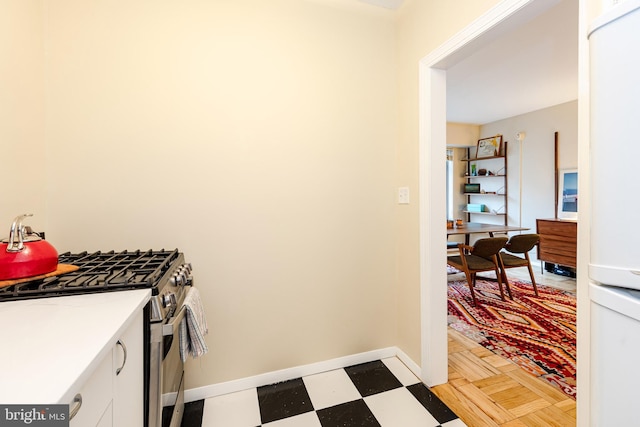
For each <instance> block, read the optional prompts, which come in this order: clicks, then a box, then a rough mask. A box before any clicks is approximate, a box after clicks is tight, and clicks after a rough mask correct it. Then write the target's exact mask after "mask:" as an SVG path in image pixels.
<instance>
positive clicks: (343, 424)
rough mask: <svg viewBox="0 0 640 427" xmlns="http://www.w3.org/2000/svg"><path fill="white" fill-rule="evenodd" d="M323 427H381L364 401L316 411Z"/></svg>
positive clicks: (355, 401)
mask: <svg viewBox="0 0 640 427" xmlns="http://www.w3.org/2000/svg"><path fill="white" fill-rule="evenodd" d="M316 413H317V414H318V419H319V420H320V424H321V425H322V427H356V426H358V427H369V426H371V427H380V424H379V423H378V421H376V418H375V417H374V416H373V414H372V413H371V410H370V409H369V407H368V406H367V404H366V403H364V400H362V399H360V400H354V401H353V402H347V403H343V404H341V405H337V406H332V407H330V408H325V409H321V410H319V411H316Z"/></svg>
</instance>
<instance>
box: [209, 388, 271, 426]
mask: <svg viewBox="0 0 640 427" xmlns="http://www.w3.org/2000/svg"><path fill="white" fill-rule="evenodd" d="M260 423H261V420H260V409H259V406H258V392H257V391H256V389H255V388H252V389H249V390H244V391H239V392H237V393H230V394H225V395H222V396H216V397H212V398H209V399H206V400H205V401H204V410H203V413H202V427H218V426H224V427H256V426H258V425H260Z"/></svg>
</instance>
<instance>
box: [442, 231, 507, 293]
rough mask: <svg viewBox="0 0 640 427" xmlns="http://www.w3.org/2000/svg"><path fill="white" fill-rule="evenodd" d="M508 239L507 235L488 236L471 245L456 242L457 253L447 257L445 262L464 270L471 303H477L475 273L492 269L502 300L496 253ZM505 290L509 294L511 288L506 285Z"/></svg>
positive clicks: (500, 276) (500, 278)
mask: <svg viewBox="0 0 640 427" xmlns="http://www.w3.org/2000/svg"><path fill="white" fill-rule="evenodd" d="M507 240H509V239H508V238H507V237H488V238H486V239H479V240H476V242H475V243H474V244H473V246H470V245H465V244H463V243H460V244H458V251H459V255H454V256H449V257H447V264H448V265H450V266H452V267H454V268H457V269H458V270H460V271H464V274H465V276H466V277H467V285H468V286H469V290H470V291H471V298H472V299H473V305H477V301H476V294H475V292H474V290H473V288H474V287H475V285H476V273H480V272H483V271H493V272H495V273H496V279H497V281H498V287H499V289H500V298H502V300H503V301H504V291H503V289H502V274H501V271H500V262H499V259H498V253H499V252H500V250H502V248H504V245H505V244H506V243H507ZM507 291H508V292H509V296H511V289H509V286H508V285H507Z"/></svg>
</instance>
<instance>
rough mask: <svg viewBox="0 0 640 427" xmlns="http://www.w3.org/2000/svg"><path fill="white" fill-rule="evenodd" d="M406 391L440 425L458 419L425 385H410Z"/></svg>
mask: <svg viewBox="0 0 640 427" xmlns="http://www.w3.org/2000/svg"><path fill="white" fill-rule="evenodd" d="M407 390H409V392H410V393H411V394H413V395H414V396H415V398H416V399H418V402H420V403H421V404H422V406H424V407H425V408H426V409H427V411H429V412H430V413H431V415H433V417H434V418H435V419H436V420H438V422H439V423H440V424H443V423H446V422H449V421H451V420H455V419H456V418H458V416H457V415H456V414H454V413H453V411H452V410H451V409H449V407H448V406H447V405H445V404H444V403H443V402H442V400H440V398H439V397H438V396H436V395H435V394H433V392H432V391H431V390H429V388H428V387H427V386H426V385H424V384H422V383H418V384H414V385H410V386H409V387H407Z"/></svg>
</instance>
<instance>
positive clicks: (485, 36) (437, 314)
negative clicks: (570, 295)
mask: <svg viewBox="0 0 640 427" xmlns="http://www.w3.org/2000/svg"><path fill="white" fill-rule="evenodd" d="M556 3H557V1H556V0H504V1H501V2H500V3H498V4H497V5H496V6H494V7H493V8H492V9H490V10H489V11H488V12H487V13H485V14H484V15H482V16H481V17H480V18H478V19H477V20H475V21H474V22H472V23H471V24H470V25H468V26H467V27H466V28H465V29H463V30H462V31H461V32H459V33H458V34H456V35H455V36H454V37H452V38H451V39H449V40H448V41H447V42H445V43H444V44H443V45H441V46H440V47H439V48H438V49H436V50H434V51H433V52H432V53H431V54H429V55H428V56H426V57H424V58H423V59H422V60H420V64H419V67H420V69H419V76H420V77H419V78H420V82H419V92H420V93H419V95H420V106H419V115H420V118H419V138H420V140H419V157H420V158H419V164H420V176H419V184H420V254H421V255H420V295H421V297H420V298H421V301H420V303H421V351H422V353H421V360H420V362H421V372H422V380H423V381H424V382H425V383H426V384H428V385H437V384H443V383H446V382H447V309H446V306H447V290H446V286H444V285H443V284H444V283H446V281H447V279H446V271H445V268H444V265H445V264H446V253H445V251H444V250H443V248H444V247H445V242H446V231H445V228H444V224H445V221H446V212H445V209H444V206H445V203H446V189H445V185H444V184H443V181H442V180H443V178H442V177H444V176H445V173H446V171H445V169H446V167H445V166H446V165H445V161H444V158H445V150H446V122H447V117H446V98H447V88H446V85H447V72H446V69H447V68H449V67H450V66H451V65H454V64H455V63H457V62H458V61H459V60H460V59H463V58H465V57H467V56H469V55H470V53H472V52H474V51H476V50H477V49H478V48H479V47H482V46H483V44H485V43H487V41H488V40H492V39H494V38H495V37H496V35H499V34H500V33H501V32H502V31H503V30H504V29H505V28H509V27H511V28H513V25H514V24H515V25H517V21H518V20H520V19H527V17H528V16H533V15H532V14H536V13H538V12H539V11H540V10H545V9H547V8H549V7H551V6H553V5H554V4H556ZM525 8H526V9H525ZM517 12H523V13H518V14H517V15H516V13H517ZM507 20H508V21H509V22H508V25H503V26H500V24H503V23H507Z"/></svg>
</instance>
